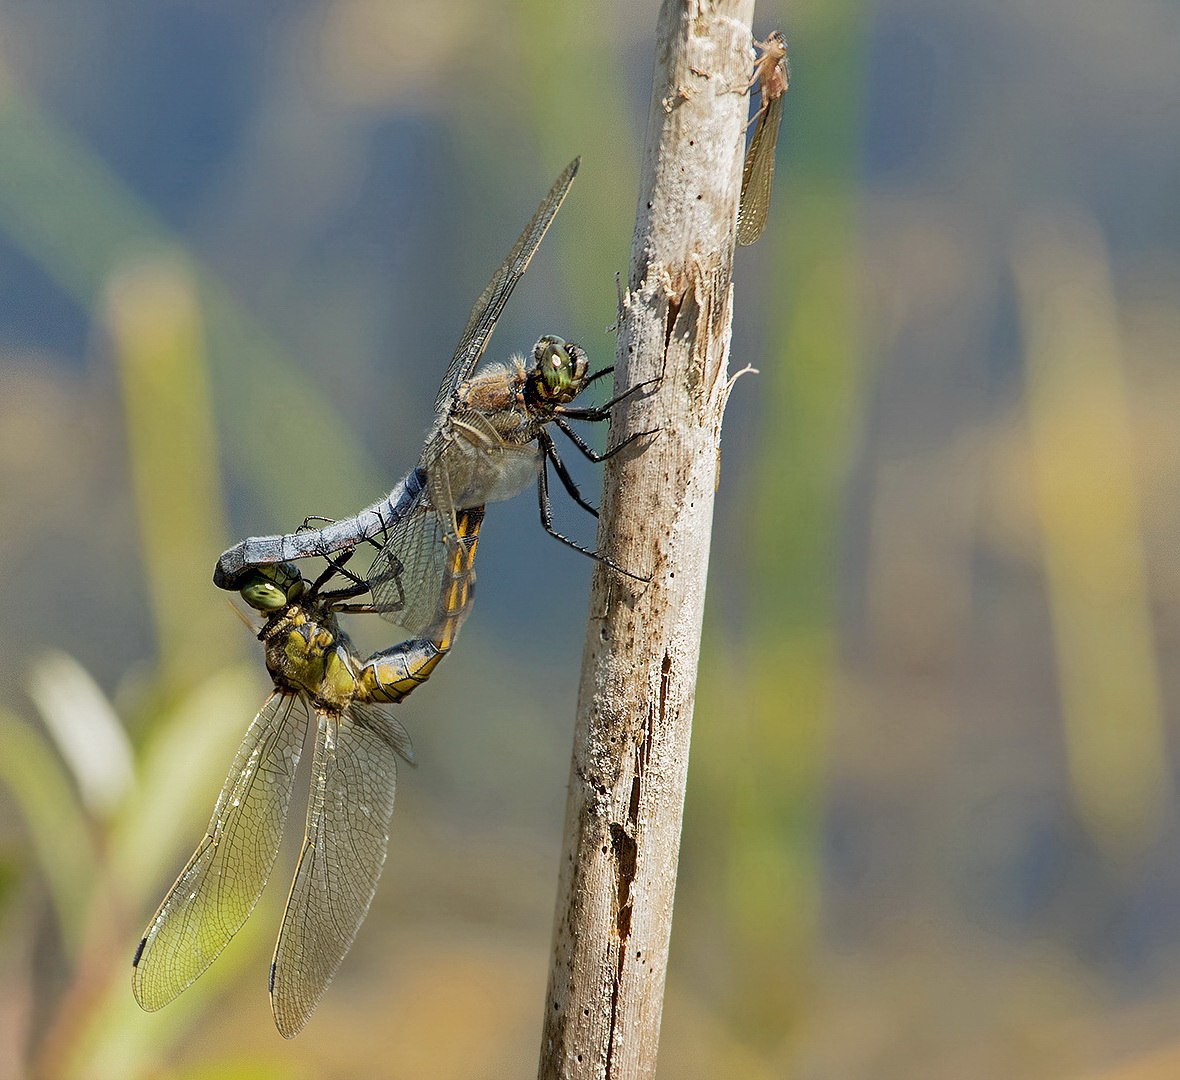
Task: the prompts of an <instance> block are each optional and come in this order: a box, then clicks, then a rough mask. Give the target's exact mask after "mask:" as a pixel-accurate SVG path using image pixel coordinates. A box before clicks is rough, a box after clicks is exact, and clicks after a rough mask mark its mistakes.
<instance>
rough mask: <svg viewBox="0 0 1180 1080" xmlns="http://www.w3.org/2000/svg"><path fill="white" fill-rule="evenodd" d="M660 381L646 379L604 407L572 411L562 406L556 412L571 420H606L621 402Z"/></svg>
mask: <svg viewBox="0 0 1180 1080" xmlns="http://www.w3.org/2000/svg"><path fill="white" fill-rule="evenodd" d="M607 370H609V369H607ZM659 381H660V380H659V379H645V380H644V381H643V382H640V383H636V384H635V385H634V386H632V387H631V388H630V389H629V390H624V391H623V392H622V393H621V394H617V395H616V396H615V397H613V398H611V399H610V401H608V402H606V404H604V405H596V406H594V407H593V408H590V409H571V408H569V407H568V406H566V405H562V406H560V407H559V408H558V409H557V410H556V411H557V412H558V414H559V415H561V416H564V417H566V418H567V419H569V420H590V421H594V422H597V421H599V420H605V419H607V418H608V417H609V416H610V411H611V409H613V408H614V407H615V406H616V405H618V404H619V403H620V402H623V401H626V400H627V398H629V397H630V396H631V395H632V394H635V393H638V392H639V391H640V390H642V389H643V388H644V387H646V386H655V384H656V383H658V382H659Z"/></svg>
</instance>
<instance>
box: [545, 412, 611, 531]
mask: <svg viewBox="0 0 1180 1080" xmlns="http://www.w3.org/2000/svg"><path fill="white" fill-rule="evenodd" d="M557 424H558V426H559V427H561V428H562V430H563V431H565V433H566V434H567V435H569V436H570V438H572V439H573V440H574V443H575V445H577V446H578V449H580V450H581V451H582V452H583V453H585V452H586V451H587V450H590V452H591V453H593V450H591V448H590V447H588V446H586V444H585V443H584V442H583V441H582V439H581V437H580V436H578V435H577V434H575V433H574V432H572V431H570V430H568V429H566V427H565V425H564V424H563V422H562V421H561V420H557ZM537 442H538V443H539V444H540V446H541V449H542V450H543V451H544V453H545V457H546V459H547V460H548V461H551V462H553V468H554V469H556V470H557V477H558V479H559V480H560V481H561V484H562V486H563V487H564V488H565V490H566V491H567V492H569V496H570V498H571V499H573V500H574V502H576V503H577V504H578V505H579V506H580V507H581V508H582V509H583V510H585V511H586V512H587V513H588V514H593V515H594V516H595V517H598V511H597V510H596V509H595V508H594V507H593V506H591V505H590V504H589V503H588V502H587V501H586V500H585V499H583V498H582V493H581V491H579V490H578V485H577V484H576V483H574V478H573V477H572V476H570V474H569V469H567V468H566V467H565V462H564V461H562V460H561V455H560V454H558V452H557V447H556V446H555V445H554V444H553V439H552V438H551V437H550V435H549V432H547V431H546V430H545V429H544V428H542V429H541V433H540V434H539V435H538V436H537ZM544 467H545V466H544V465H542V468H544Z"/></svg>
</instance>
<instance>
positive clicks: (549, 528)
mask: <svg viewBox="0 0 1180 1080" xmlns="http://www.w3.org/2000/svg"><path fill="white" fill-rule="evenodd" d="M547 461H548V458H547V457H546V458H544V459H542V461H541V471H540V472H539V473H538V474H537V503H538V505H539V506H540V508H541V524H542V525H543V526H544V528H545V531H546V532H547V533H548V534H549V535H550V536H552V537H553V539H555V540H560V541H561V542H562V543H563V544H566V545H567V546H569V547H572V548H573V549H574V551H580V552H581V553H582V554H583V555H588V556H589V557H590V558H591V559H594V560H596V561H597V562H600V563H602V564H603V566H609V567H610V568H611V569H612V570H617V571H618V572H619V573H620V574H622V575H623V576H624V577H629V578H633V579H634V580H636V581H651V578H649V577H641V576H640V575H639V574H633V573H631V571H630V570H624V569H623V568H622V567H621V566H620V565H619V564H618V563H617V562H615V560H614V559H612V558H611V557H610V556H609V555H603V554H602V552H600V551H593V550H591V549H590V548H584V547H582V545H581V544H578V543H575V542H574V541H573V540H571V539H570V538H569V537H568V536H562V535H561V533H559V532H558V531H557V530H556V529H555V528H554V527H553V508H552V507H551V506H550V504H549V469H548V466H547V465H546V462H547Z"/></svg>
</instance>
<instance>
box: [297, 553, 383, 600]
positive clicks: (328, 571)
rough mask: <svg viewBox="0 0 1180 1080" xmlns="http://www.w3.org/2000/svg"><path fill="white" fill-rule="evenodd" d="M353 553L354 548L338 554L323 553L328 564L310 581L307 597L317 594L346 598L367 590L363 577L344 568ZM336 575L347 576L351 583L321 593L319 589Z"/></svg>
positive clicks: (311, 597) (321, 596)
mask: <svg viewBox="0 0 1180 1080" xmlns="http://www.w3.org/2000/svg"><path fill="white" fill-rule="evenodd" d="M355 554H356V548H345V549H344V550H343V551H342V552H340V553H338V554H334V555H325V556H324V558H325V559H326V560H327V562H328V565H327V567H325V569H324V572H323V573H322V574H320V576H319V577H318V578H316V579H315V581H314V582H312V585H311V590H310V591H309V593H308V599H309V600H310V599H314V598H315V597H317V596H318V597H320V598H321V599H324V600H347V599H349V598H350V597H353V596H360V594H361V593H363V592H367V591H368V588H369V585H368V582H366V581H365V580H364V579H363V578H359V577H357V575H356V574H354V573H353V572H352V571H351V570H347V569H345V564H346V563H347V562H348V560H349V559H351V558H352V557H353V555H355ZM337 575H340V577H343V578H347V579H348V580H349V581H351V582H352V584H351V585H348V586H345V587H344V588H343V589H333V590H331V591H329V592H325V593H321V592H320V590H321V589H322V588H323V587H324V586H325V585H327V584H328V582H329V581H331V580H332V578H334V577H336V576H337Z"/></svg>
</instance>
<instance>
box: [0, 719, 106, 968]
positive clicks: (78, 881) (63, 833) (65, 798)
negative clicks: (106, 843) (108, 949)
mask: <svg viewBox="0 0 1180 1080" xmlns="http://www.w3.org/2000/svg"><path fill="white" fill-rule="evenodd" d="M0 746H3V747H4V752H3V753H2V754H0V782H3V783H4V784H5V786H6V787H8V789H9V790H10V791H11V792H12V794H13V798H14V799H15V800H16V804H17V805H18V806H19V807H20V811H21V814H22V815H23V816H24V819H25V823H26V825H27V826H28V830H29V838H30V841H31V843H32V846H33V851H34V853H35V855H36V860H37V865H38V866H39V868H40V870H41V872H42V873H43V874H44V876H45V880H46V882H47V883H48V885H49V892H50V896H51V897H52V899H53V906H54V908H55V909H56V911H57V917H58V921H59V923H60V924H61V930H62V937H63V940H64V941H65V944H66V948H67V949H68V950H69V951H70V952H71V953H73V952H75V951H76V950H77V948H78V945H79V943H80V939H81V934H82V929H83V924H84V922H85V916H86V912H87V911H88V909H89V905H90V891H91V889H92V888H93V885H94V879H95V867H96V859H97V855H96V851H95V847H94V842H93V840H92V838H91V835H90V829H89V825H88V822H87V819H86V813H85V811H84V810H83V809H82V807H81V805H79V803H78V799H77V796H76V795H75V794H74V789H73V785H72V784H71V783H70V781H69V778H68V777H67V775H66V773H65V771H64V770H63V769H62V766H61V764H60V763H59V761H58V759H57V757H56V755H55V754H54V753H53V750H52V749H51V748H50V746H49V744H48V742H46V740H45V739H44V738H43V737H42V736H41V735H39V734H38V733H37V731H36V729H35V728H33V727H32V726H31V725H29V724H28V723H26V722H25V721H24V720H22V719H21V718H20V717H19V716H17V715H16V714H15V713H11V712H9V711H7V710H6V709H0Z"/></svg>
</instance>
